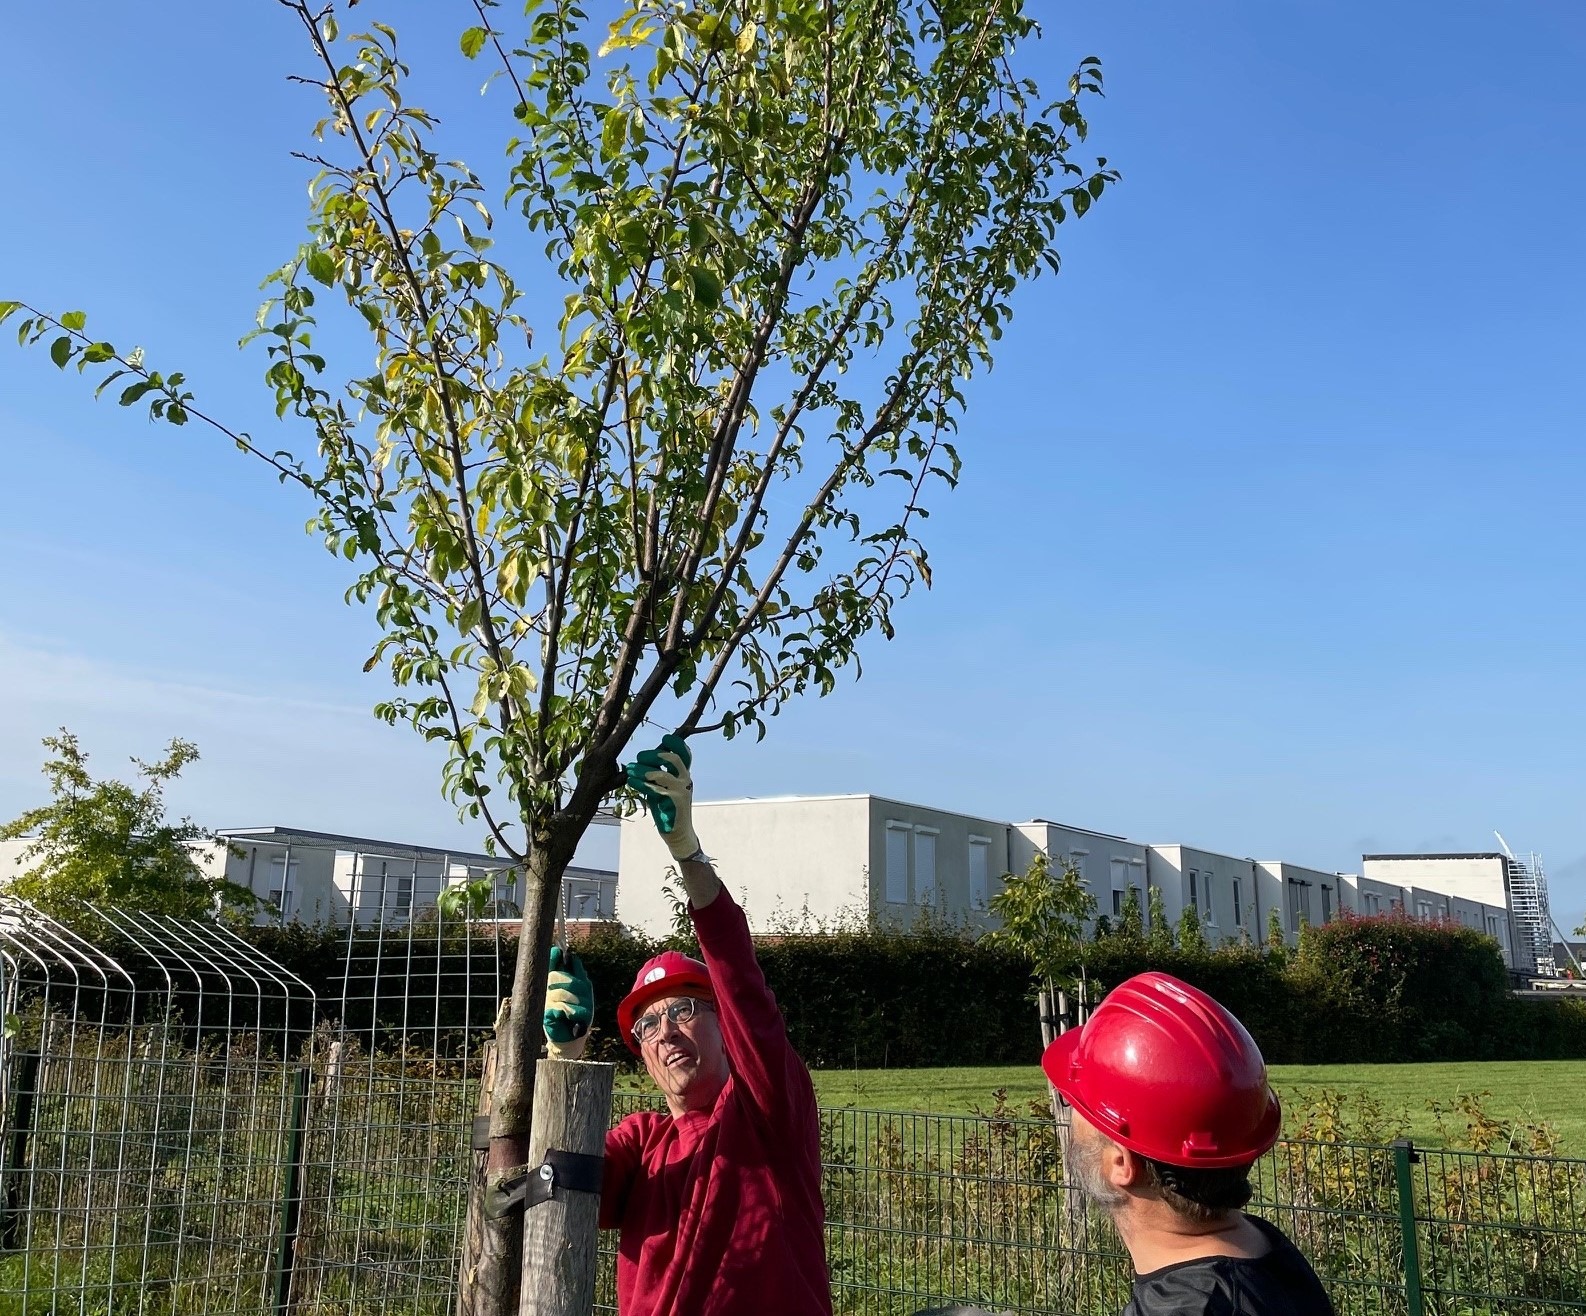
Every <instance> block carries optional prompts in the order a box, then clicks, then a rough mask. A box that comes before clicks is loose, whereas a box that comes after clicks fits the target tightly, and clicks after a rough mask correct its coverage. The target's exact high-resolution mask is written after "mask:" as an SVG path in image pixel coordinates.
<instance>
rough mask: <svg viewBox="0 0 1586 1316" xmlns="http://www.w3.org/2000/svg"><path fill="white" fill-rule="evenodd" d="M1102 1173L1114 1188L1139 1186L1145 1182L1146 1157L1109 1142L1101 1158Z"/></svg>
mask: <svg viewBox="0 0 1586 1316" xmlns="http://www.w3.org/2000/svg"><path fill="white" fill-rule="evenodd" d="M1101 1168H1102V1173H1103V1174H1105V1175H1106V1176H1107V1182H1108V1183H1110V1184H1111V1185H1112V1186H1113V1187H1114V1188H1123V1189H1129V1188H1138V1187H1139V1186H1140V1185H1141V1184H1142V1183H1144V1182H1145V1157H1143V1156H1141V1155H1140V1154H1139V1153H1138V1152H1132V1151H1130V1150H1129V1149H1128V1148H1127V1147H1120V1146H1119V1145H1118V1144H1117V1143H1115V1142H1109V1143H1108V1144H1107V1149H1106V1151H1105V1152H1104V1153H1103V1155H1102V1158H1101Z"/></svg>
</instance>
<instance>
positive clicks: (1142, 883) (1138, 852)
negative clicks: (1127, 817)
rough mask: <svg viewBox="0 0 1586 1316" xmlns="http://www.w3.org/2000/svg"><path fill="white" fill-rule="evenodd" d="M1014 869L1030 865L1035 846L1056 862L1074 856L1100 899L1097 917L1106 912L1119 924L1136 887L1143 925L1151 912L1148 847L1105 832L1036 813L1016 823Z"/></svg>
mask: <svg viewBox="0 0 1586 1316" xmlns="http://www.w3.org/2000/svg"><path fill="white" fill-rule="evenodd" d="M1009 848H1010V860H1011V862H1010V863H1009V865H1008V867H1009V870H1010V871H1012V872H1015V873H1022V872H1023V871H1024V870H1025V869H1026V868H1028V867H1029V866H1030V860H1031V859H1033V858H1034V857H1035V851H1036V850H1038V849H1039V850H1043V851H1045V852H1046V855H1047V857H1048V858H1049V859H1050V860H1051V861H1052V863H1053V864H1054V865H1056V864H1057V863H1058V861H1059V860H1061V859H1065V858H1066V859H1068V860H1070V861H1071V862H1072V863H1073V864H1074V866H1075V867H1076V868H1078V869H1079V874H1080V876H1081V877H1082V878H1083V879H1084V882H1085V889H1086V890H1087V891H1089V892H1090V895H1091V898H1092V899H1093V900H1094V901H1095V902H1096V913H1097V915H1098V916H1100V915H1106V916H1107V918H1108V919H1109V920H1111V921H1112V922H1113V923H1114V924H1115V925H1116V923H1117V916H1118V914H1119V912H1120V911H1121V910H1122V908H1123V899H1124V895H1125V893H1126V892H1127V891H1128V889H1129V888H1130V887H1131V886H1132V887H1134V888H1135V898H1136V899H1137V900H1138V901H1139V902H1140V917H1141V921H1142V924H1143V923H1144V920H1145V912H1146V889H1145V888H1146V866H1147V857H1146V847H1145V846H1144V845H1143V844H1141V843H1140V842H1139V841H1128V840H1125V839H1124V838H1123V837H1121V836H1111V835H1109V834H1108V833H1106V832H1093V831H1090V830H1088V829H1087V828H1084V827H1071V826H1068V825H1067V824H1065V823H1054V822H1048V821H1047V820H1046V819H1045V818H1037V819H1035V820H1034V821H1032V822H1027V823H1016V824H1014V826H1013V827H1012V828H1011V829H1010V835H1009Z"/></svg>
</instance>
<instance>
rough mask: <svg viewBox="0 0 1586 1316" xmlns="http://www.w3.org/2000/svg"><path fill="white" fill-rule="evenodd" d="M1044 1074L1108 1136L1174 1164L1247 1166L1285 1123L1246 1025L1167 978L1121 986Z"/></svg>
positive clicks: (1055, 1046) (1050, 1058) (1064, 1039)
mask: <svg viewBox="0 0 1586 1316" xmlns="http://www.w3.org/2000/svg"><path fill="white" fill-rule="evenodd" d="M1041 1068H1042V1069H1044V1070H1045V1071H1046V1076H1047V1078H1049V1079H1051V1081H1052V1086H1053V1087H1055V1088H1056V1089H1057V1090H1058V1091H1059V1092H1061V1093H1062V1094H1063V1096H1064V1097H1065V1098H1067V1100H1068V1102H1069V1104H1070V1105H1072V1106H1073V1107H1074V1109H1075V1110H1077V1111H1079V1112H1080V1114H1082V1115H1083V1116H1084V1117H1085V1118H1086V1119H1087V1120H1089V1121H1090V1122H1091V1123H1092V1124H1094V1125H1095V1126H1096V1127H1097V1128H1098V1129H1100V1130H1101V1132H1102V1133H1104V1134H1106V1135H1107V1137H1109V1138H1111V1139H1112V1140H1113V1141H1114V1142H1116V1143H1117V1144H1118V1145H1119V1146H1121V1147H1127V1148H1129V1150H1130V1151H1134V1152H1138V1153H1139V1154H1140V1155H1142V1156H1149V1157H1150V1158H1151V1159H1152V1160H1154V1161H1164V1162H1166V1163H1167V1164H1168V1165H1182V1166H1191V1167H1194V1168H1196V1169H1206V1170H1215V1169H1226V1168H1229V1167H1232V1166H1238V1165H1248V1164H1250V1162H1251V1161H1254V1160H1255V1159H1256V1158H1257V1157H1258V1156H1260V1155H1261V1154H1262V1153H1263V1152H1266V1151H1268V1150H1269V1149H1270V1148H1271V1146H1272V1144H1273V1143H1275V1142H1276V1141H1277V1140H1278V1131H1279V1129H1280V1127H1281V1125H1282V1123H1283V1113H1282V1111H1281V1110H1280V1109H1279V1106H1278V1098H1277V1094H1276V1093H1274V1092H1273V1091H1272V1088H1271V1087H1270V1086H1269V1085H1268V1083H1267V1067H1266V1063H1265V1062H1264V1061H1263V1060H1262V1059H1261V1051H1260V1049H1259V1048H1258V1047H1257V1046H1256V1044H1255V1039H1254V1038H1252V1037H1251V1036H1250V1034H1249V1033H1248V1032H1246V1031H1245V1026H1244V1025H1243V1024H1242V1023H1240V1022H1239V1020H1237V1019H1235V1018H1234V1017H1233V1015H1231V1014H1229V1013H1228V1011H1227V1010H1225V1009H1223V1007H1222V1006H1220V1005H1219V1004H1217V1002H1216V1001H1214V1000H1212V998H1211V997H1210V996H1208V995H1206V993H1205V992H1203V991H1201V990H1200V989H1199V988H1196V987H1191V986H1190V985H1189V984H1188V983H1187V982H1180V981H1179V980H1178V979H1177V978H1173V977H1170V976H1168V975H1167V974H1165V973H1141V974H1138V975H1136V976H1135V977H1133V978H1130V979H1129V980H1128V981H1127V982H1124V983H1120V984H1119V985H1118V986H1117V987H1115V988H1113V990H1112V991H1111V992H1109V993H1108V994H1107V997H1106V999H1105V1000H1104V1001H1102V1003H1101V1004H1100V1005H1099V1006H1098V1007H1097V1008H1096V1013H1095V1014H1093V1015H1092V1016H1091V1017H1090V1020H1089V1022H1087V1023H1086V1024H1085V1025H1084V1026H1083V1027H1080V1028H1074V1029H1070V1030H1069V1031H1068V1032H1066V1033H1064V1034H1063V1035H1062V1036H1061V1037H1059V1038H1058V1039H1057V1040H1056V1041H1055V1042H1053V1043H1052V1045H1051V1046H1049V1047H1047V1048H1046V1054H1045V1055H1044V1056H1042V1057H1041Z"/></svg>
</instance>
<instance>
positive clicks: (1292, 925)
mask: <svg viewBox="0 0 1586 1316" xmlns="http://www.w3.org/2000/svg"><path fill="white" fill-rule="evenodd" d="M1309 885H1310V883H1308V882H1301V881H1298V880H1297V879H1295V878H1292V877H1291V878H1290V879H1289V929H1290V930H1291V931H1293V932H1298V931H1299V930H1300V924H1301V923H1303V922H1304V921H1305V904H1306V901H1305V888H1306V887H1307V886H1309Z"/></svg>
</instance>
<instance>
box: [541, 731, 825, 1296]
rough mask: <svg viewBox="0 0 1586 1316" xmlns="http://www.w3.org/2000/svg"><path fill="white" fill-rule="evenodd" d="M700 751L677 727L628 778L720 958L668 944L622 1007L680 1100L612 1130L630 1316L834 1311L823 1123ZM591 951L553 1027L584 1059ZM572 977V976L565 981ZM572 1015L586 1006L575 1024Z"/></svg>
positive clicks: (704, 945)
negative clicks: (761, 957)
mask: <svg viewBox="0 0 1586 1316" xmlns="http://www.w3.org/2000/svg"><path fill="white" fill-rule="evenodd" d="M689 764H690V757H689V752H688V748H687V746H686V745H685V744H684V743H683V741H682V740H681V739H680V738H679V737H677V736H667V737H665V738H664V739H663V740H662V742H661V747H660V749H657V750H650V751H647V752H645V753H643V754H641V755H639V761H638V762H637V763H634V764H630V765H629V767H628V780H629V783H630V785H632V786H633V787H634V788H635V789H636V790H637V791H639V793H640V794H641V795H643V796H644V798H645V800H646V802H647V803H648V805H649V806H650V811H651V814H652V816H653V817H654V819H655V823H656V826H657V829H658V830H659V831H660V833H661V839H662V840H664V841H665V842H666V844H667V848H668V849H669V850H670V851H671V853H672V856H673V858H675V859H676V860H677V863H678V869H679V872H680V875H681V878H682V883H683V889H684V891H685V892H686V893H687V895H688V904H689V916H690V917H691V918H692V919H693V922H694V930H695V933H696V934H697V935H698V937H699V945H700V950H701V951H702V952H703V954H704V962H703V963H702V962H700V961H699V960H696V959H692V958H690V957H689V956H686V955H682V954H679V953H678V952H676V951H668V952H666V953H665V954H662V955H658V956H656V957H655V958H654V959H652V960H650V961H649V963H647V964H646V965H645V966H644V967H643V968H642V969H640V970H639V975H638V978H637V979H636V980H635V982H634V985H633V990H632V991H631V992H629V993H628V995H627V996H626V997H624V998H623V1000H622V1002H621V1003H620V1004H619V1005H618V1007H617V1019H618V1023H619V1026H620V1027H621V1029H622V1031H623V1036H624V1040H625V1041H626V1042H627V1043H628V1046H629V1048H630V1049H631V1050H633V1051H635V1052H636V1053H637V1054H638V1055H639V1057H640V1059H642V1060H643V1061H644V1067H645V1069H646V1070H648V1071H649V1074H650V1077H651V1078H652V1079H653V1080H654V1081H655V1085H656V1087H658V1088H659V1089H660V1090H661V1094H662V1096H663V1097H665V1099H666V1107H667V1109H666V1113H665V1114H661V1113H660V1112H657V1111H643V1112H640V1113H638V1114H635V1115H630V1116H628V1118H627V1119H625V1120H623V1121H622V1122H621V1123H620V1124H619V1125H617V1127H616V1128H614V1129H613V1130H612V1131H611V1132H610V1133H609V1134H608V1135H607V1136H606V1166H605V1177H604V1181H603V1185H602V1188H601V1198H600V1223H601V1225H602V1227H604V1228H608V1229H616V1230H618V1231H619V1234H620V1241H619V1244H618V1254H617V1309H618V1311H619V1313H620V1314H621V1316H830V1313H831V1309H832V1302H831V1282H830V1278H829V1276H828V1272H827V1269H826V1243H825V1234H824V1226H825V1209H824V1207H823V1205H822V1202H821V1163H820V1125H819V1117H818V1113H817V1108H816V1104H815V1088H814V1085H813V1084H812V1083H811V1082H810V1076H809V1071H808V1070H807V1069H806V1068H805V1067H804V1062H803V1061H802V1060H800V1059H799V1057H798V1054H797V1053H796V1052H795V1051H794V1050H793V1047H792V1045H791V1044H790V1043H789V1042H788V1037H787V1028H786V1026H785V1025H784V1023H783V1020H782V1015H781V1012H780V1011H779V1010H778V1009H777V1004H776V999H775V998H774V997H773V996H772V995H771V992H770V989H769V988H768V987H767V986H766V982H765V976H764V974H762V973H761V971H760V966H759V964H758V963H757V962H756V961H755V957H754V946H753V944H752V943H751V941H750V940H749V926H748V923H747V922H746V921H745V920H744V915H743V910H742V909H741V908H739V906H738V903H737V902H736V901H735V900H734V899H733V898H732V896H731V895H730V894H729V893H728V891H727V890H726V888H724V887H723V886H722V884H721V881H720V879H719V878H718V877H717V876H716V872H715V869H713V868H712V867H711V864H710V861H709V860H708V859H707V858H706V857H705V853H704V851H703V850H702V849H701V848H700V844H699V838H698V836H697V835H695V832H694V825H693V817H692V814H693V782H692V780H691V778H690V776H689ZM582 977H583V972H582V968H581V967H580V966H578V964H577V959H576V957H574V956H569V957H568V961H567V964H566V965H565V966H559V972H553V974H552V975H551V982H550V990H549V992H548V994H547V1008H546V1033H547V1036H548V1037H549V1038H551V1040H552V1051H553V1053H554V1054H558V1055H560V1056H562V1057H564V1058H569V1059H572V1058H576V1057H577V1055H578V1054H581V1053H582V1050H583V1041H584V1039H583V1037H582V1036H579V1037H576V1038H568V1039H567V1040H562V1037H559V1036H558V1035H559V1034H561V1035H564V1036H565V1035H566V1034H567V1033H569V1032H582V1029H581V1027H579V1024H580V1023H581V1022H582V1019H587V1013H585V1005H586V1003H587V1002H588V1001H589V1000H591V999H592V994H591V993H590V992H589V991H588V988H587V980H585V981H579V979H581V978H582ZM564 979H565V981H564ZM567 1016H581V1018H579V1019H577V1021H576V1022H574V1023H573V1025H572V1027H571V1028H569V1027H568V1026H567V1023H568V1018H567Z"/></svg>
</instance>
